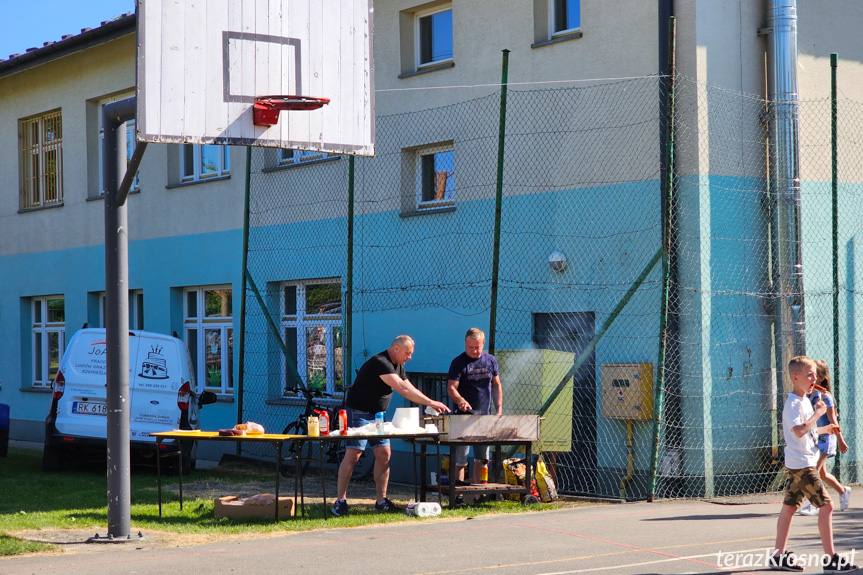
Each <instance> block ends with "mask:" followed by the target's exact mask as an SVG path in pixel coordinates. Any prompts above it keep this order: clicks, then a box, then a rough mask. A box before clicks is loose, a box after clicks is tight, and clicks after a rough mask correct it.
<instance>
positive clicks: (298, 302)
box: [281, 279, 344, 396]
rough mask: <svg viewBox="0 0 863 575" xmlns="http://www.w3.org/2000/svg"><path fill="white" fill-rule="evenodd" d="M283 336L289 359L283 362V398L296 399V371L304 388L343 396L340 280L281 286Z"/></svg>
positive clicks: (292, 283)
mask: <svg viewBox="0 0 863 575" xmlns="http://www.w3.org/2000/svg"><path fill="white" fill-rule="evenodd" d="M281 291H282V332H283V333H284V337H285V347H286V348H287V352H288V354H289V357H288V358H286V360H285V362H284V380H283V381H284V382H285V385H284V394H285V395H286V396H294V395H296V391H295V389H296V387H297V382H296V377H295V376H294V375H293V370H292V368H291V364H293V366H295V367H296V370H297V374H298V375H299V376H300V378H301V380H302V383H303V385H305V386H306V387H307V388H309V389H314V390H320V391H326V392H328V393H334V394H338V393H343V392H344V382H343V379H342V284H341V281H340V280H338V279H330V280H318V281H314V282H297V283H294V282H291V283H285V284H283V285H282V290H281Z"/></svg>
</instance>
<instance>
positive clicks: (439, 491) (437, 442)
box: [435, 437, 443, 505]
mask: <svg viewBox="0 0 863 575" xmlns="http://www.w3.org/2000/svg"><path fill="white" fill-rule="evenodd" d="M435 455H436V456H437V466H436V467H437V503H438V505H443V490H442V489H441V482H440V478H441V466H440V437H437V438H435Z"/></svg>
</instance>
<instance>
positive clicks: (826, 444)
mask: <svg viewBox="0 0 863 575" xmlns="http://www.w3.org/2000/svg"><path fill="white" fill-rule="evenodd" d="M818 450H819V451H820V452H821V453H824V454H825V455H827V457H833V456H834V455H836V436H835V435H833V434H827V433H825V434H824V435H819V436H818Z"/></svg>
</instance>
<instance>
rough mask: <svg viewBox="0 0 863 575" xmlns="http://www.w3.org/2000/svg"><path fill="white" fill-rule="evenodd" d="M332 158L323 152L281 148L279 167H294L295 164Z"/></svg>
mask: <svg viewBox="0 0 863 575" xmlns="http://www.w3.org/2000/svg"><path fill="white" fill-rule="evenodd" d="M332 157H333V155H332V154H326V153H324V152H312V151H309V150H289V149H286V148H281V149H279V166H280V167H281V166H294V165H296V164H302V163H305V162H314V161H316V160H324V159H327V158H332Z"/></svg>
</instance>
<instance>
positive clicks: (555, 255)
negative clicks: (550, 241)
mask: <svg viewBox="0 0 863 575" xmlns="http://www.w3.org/2000/svg"><path fill="white" fill-rule="evenodd" d="M548 265H550V266H551V269H552V270H553V271H556V272H558V273H560V272H562V271H563V270H565V269H566V255H564V254H563V252H552V253H551V255H550V256H548Z"/></svg>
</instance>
